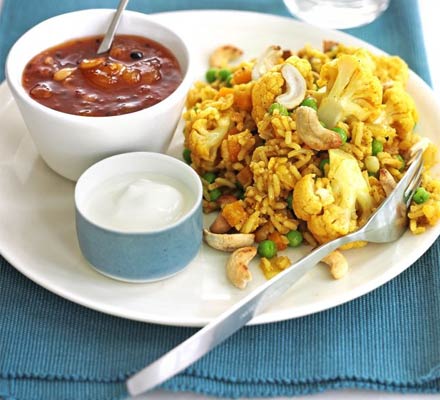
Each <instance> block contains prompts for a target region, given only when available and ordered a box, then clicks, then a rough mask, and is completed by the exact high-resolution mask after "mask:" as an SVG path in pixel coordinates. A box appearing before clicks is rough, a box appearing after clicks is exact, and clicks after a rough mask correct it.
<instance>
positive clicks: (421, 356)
mask: <svg viewBox="0 0 440 400" xmlns="http://www.w3.org/2000/svg"><path fill="white" fill-rule="evenodd" d="M116 4H117V1H105V0H64V1H62V2H61V1H55V0H52V1H51V0H40V1H39V2H37V3H33V2H29V1H27V0H4V5H3V11H2V14H1V18H0V79H3V76H4V75H3V68H4V60H5V56H6V54H7V51H8V49H9V48H10V46H11V44H12V43H13V42H14V41H15V40H16V39H17V38H18V37H19V36H20V35H21V34H22V33H23V32H24V31H25V30H27V29H28V28H30V27H31V26H33V25H34V24H36V23H37V22H40V21H42V20H43V19H46V18H48V17H50V16H53V15H56V14H60V13H63V12H68V11H72V10H77V9H81V8H94V7H115V6H116ZM129 8H130V9H133V10H139V11H144V12H149V13H150V12H160V11H171V10H182V9H190V8H191V9H197V8H218V9H234V8H235V9H237V8H240V9H242V10H252V11H261V12H267V13H274V14H280V15H288V14H287V10H286V9H285V7H284V6H283V4H282V2H281V0H271V1H269V0H242V1H240V2H238V1H236V0H224V1H220V0H217V1H203V0H192V1H191V0H181V1H178V0H175V1H170V0H169V1H166V2H159V1H145V0H132V1H131V2H130V4H129ZM417 10H418V9H417V2H416V1H415V0H399V1H397V0H392V1H391V6H390V8H389V10H388V11H387V12H386V13H385V14H384V15H383V16H382V17H381V18H379V19H378V20H377V21H375V22H374V23H373V24H371V25H369V26H367V27H362V28H357V29H351V30H349V31H348V32H349V33H351V34H353V35H356V36H358V37H360V38H362V39H364V40H367V41H369V42H371V43H372V44H375V45H376V46H378V47H380V48H382V49H384V50H385V51H387V52H389V53H392V54H398V55H400V56H401V57H403V58H404V59H405V60H406V61H407V62H408V63H409V65H410V66H411V68H412V69H413V70H414V71H415V72H417V73H418V74H419V75H420V76H421V77H422V78H423V79H424V80H425V81H427V82H428V83H429V73H428V70H427V66H426V62H425V60H426V58H425V53H424V47H423V38H422V35H421V30H420V21H419V15H418V11H417ZM0 195H1V194H0ZM0 223H1V221H0ZM439 252H440V242H439V241H437V242H436V243H435V244H434V245H433V246H432V247H431V249H430V250H429V251H428V252H427V253H426V254H425V255H424V256H423V257H422V258H421V259H420V260H418V261H417V262H416V263H415V264H414V265H413V266H412V267H411V268H409V269H408V270H407V271H406V272H404V273H402V274H401V275H400V276H399V277H397V278H396V279H394V280H392V281H391V282H389V283H388V284H386V285H384V286H382V287H380V288H379V289H377V290H375V291H374V292H372V293H370V294H368V295H365V296H363V297H361V298H359V299H356V300H354V301H352V302H350V303H347V304H344V305H342V306H339V307H337V308H334V309H331V310H328V311H324V312H321V313H318V314H314V315H311V316H308V317H304V318H299V319H294V320H290V321H285V322H279V323H275V324H270V325H263V326H254V327H246V328H244V329H242V330H241V331H239V332H238V333H237V334H236V335H234V336H233V337H232V338H230V339H229V340H228V341H226V342H225V343H224V344H223V345H221V346H219V347H218V348H217V349H215V350H214V351H213V352H211V353H210V354H208V355H207V356H206V357H204V358H203V359H202V360H200V361H199V362H198V363H196V364H195V365H194V366H192V367H191V368H189V369H188V370H187V371H186V372H185V373H183V374H181V375H180V376H178V377H176V378H174V379H172V380H170V381H168V382H167V383H165V384H164V386H163V387H164V388H166V389H169V390H191V391H196V392H202V393H206V394H211V395H216V396H224V397H238V396H243V397H257V396H261V397H275V396H289V395H298V394H307V393H313V392H318V391H323V390H326V389H335V388H368V389H377V390H386V391H398V392H402V393H406V392H420V393H439V392H440V267H439ZM60 268H62V265H60ZM194 332H195V330H194V329H190V328H173V327H165V326H160V325H151V324H144V323H139V322H134V321H129V320H125V319H121V318H115V317H111V316H108V315H104V314H101V313H98V312H95V311H92V310H89V309H86V308H83V307H81V306H79V305H76V304H74V303H71V302H69V301H66V300H64V299H62V298H60V297H58V296H56V295H54V294H52V293H50V292H48V291H46V290H45V289H43V288H41V287H39V286H37V285H36V284H34V283H33V282H31V281H30V280H28V279H26V278H25V277H24V276H22V275H21V274H20V273H19V272H17V271H16V270H15V269H14V268H13V267H11V266H10V265H9V264H8V263H7V262H6V261H5V260H4V259H3V258H0V398H1V399H8V400H12V399H14V400H40V399H41V400H43V399H44V400H51V399H56V400H73V399H81V400H86V399H87V400H88V399H90V400H110V399H121V398H123V397H124V395H125V394H126V393H125V389H124V381H125V379H126V378H127V377H128V376H129V375H131V374H132V373H133V372H135V371H137V370H138V369H140V368H142V367H143V366H145V365H146V364H147V363H149V362H151V361H153V360H154V359H155V358H157V357H159V356H160V355H161V354H163V353H165V352H166V351H167V350H169V349H171V348H172V347H174V346H175V345H177V344H178V343H180V342H181V341H183V340H184V339H185V338H187V337H188V336H189V335H191V334H192V333H194Z"/></svg>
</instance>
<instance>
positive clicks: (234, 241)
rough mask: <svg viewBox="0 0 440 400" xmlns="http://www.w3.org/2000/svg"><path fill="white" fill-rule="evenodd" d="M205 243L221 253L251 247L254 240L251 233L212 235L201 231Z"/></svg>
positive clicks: (206, 231) (204, 230)
mask: <svg viewBox="0 0 440 400" xmlns="http://www.w3.org/2000/svg"><path fill="white" fill-rule="evenodd" d="M203 238H204V239H205V242H206V243H207V244H208V245H209V246H211V247H212V248H214V249H217V250H221V251H234V250H237V249H239V248H241V247H246V246H252V244H253V243H254V240H255V235H254V234H253V233H230V234H226V233H224V234H219V233H212V232H210V231H208V230H207V229H203Z"/></svg>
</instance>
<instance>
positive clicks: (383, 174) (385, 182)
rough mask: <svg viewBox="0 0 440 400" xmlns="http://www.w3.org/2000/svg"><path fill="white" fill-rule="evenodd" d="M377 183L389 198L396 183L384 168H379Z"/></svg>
mask: <svg viewBox="0 0 440 400" xmlns="http://www.w3.org/2000/svg"><path fill="white" fill-rule="evenodd" d="M379 182H380V184H381V185H382V188H383V190H384V191H385V194H386V195H387V196H389V195H390V193H391V192H392V191H393V190H394V188H395V187H396V181H395V179H394V177H393V175H391V173H390V171H388V170H387V169H385V168H381V170H380V171H379Z"/></svg>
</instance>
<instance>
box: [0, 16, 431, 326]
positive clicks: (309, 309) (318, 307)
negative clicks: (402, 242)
mask: <svg viewBox="0 0 440 400" xmlns="http://www.w3.org/2000/svg"><path fill="white" fill-rule="evenodd" d="M182 13H184V14H194V13H196V14H198V15H201V14H216V15H217V16H218V14H219V13H223V14H225V15H231V13H233V14H234V15H235V16H237V14H240V15H244V16H246V17H249V16H253V17H259V18H262V17H264V18H268V19H273V20H274V21H275V20H278V19H283V20H287V21H289V22H290V23H293V24H297V25H299V26H300V27H307V28H310V27H312V28H314V29H316V30H317V31H318V32H319V33H320V34H326V32H328V34H329V35H333V36H341V37H345V38H346V40H347V41H348V42H350V43H356V42H357V43H358V44H359V45H360V46H362V47H364V48H368V49H370V50H373V51H374V52H376V53H382V54H386V53H385V52H384V51H383V50H381V49H380V48H377V47H376V46H374V45H371V44H369V43H367V42H365V41H363V40H362V39H359V38H357V37H355V36H352V35H350V34H347V33H345V32H341V31H335V30H330V29H322V28H316V27H313V26H312V25H309V24H307V23H304V22H301V21H297V20H294V19H292V18H289V17H286V16H280V15H275V14H266V13H261V12H256V11H242V10H240V11H238V10H213V9H211V10H182V11H169V12H161V13H155V14H151V15H152V16H157V17H159V18H160V17H161V16H164V17H165V18H166V17H171V18H172V17H174V16H177V17H178V16H179V15H180V14H182ZM410 81H414V82H413V83H414V84H415V86H416V87H421V88H422V90H423V92H424V94H425V92H427V93H429V101H433V102H434V104H435V105H434V107H436V108H439V106H438V102H437V99H436V97H435V95H434V93H433V91H432V89H431V88H430V87H429V85H428V84H427V83H426V82H425V81H424V80H423V79H422V78H421V77H419V76H418V75H417V74H416V73H415V72H413V71H412V70H410ZM5 93H6V95H8V96H9V97H10V98H9V101H8V102H5V103H3V104H2V106H1V107H0V113H2V112H3V110H4V109H5V108H7V107H8V106H9V105H10V102H14V100H13V98H12V95H11V93H10V91H9V88H8V87H7V84H6V82H5V81H3V82H2V83H1V84H0V96H2V95H5ZM439 109H440V108H439ZM25 135H28V133H27V132H26V133H25ZM434 228H435V227H433V228H431V229H433V230H434ZM435 232H436V234H434V235H430V236H429V240H425V241H424V242H423V246H422V248H420V247H419V248H418V249H419V251H418V252H413V253H411V257H408V258H407V261H406V263H407V266H405V267H404V268H391V269H389V270H387V271H386V273H383V274H381V275H379V276H378V277H377V278H376V279H371V280H369V281H368V282H367V283H365V284H362V285H361V287H360V288H357V289H356V294H355V295H354V296H348V297H349V298H346V297H347V296H340V297H339V298H338V299H337V300H336V301H335V300H333V301H332V302H331V303H330V305H329V304H328V302H326V301H325V300H322V301H319V302H315V303H314V304H313V305H311V306H310V305H308V306H303V307H302V308H299V310H300V311H299V312H296V313H295V315H293V316H292V315H290V316H289V315H287V316H286V310H282V311H277V310H271V311H270V313H266V312H263V313H262V314H260V315H258V316H256V317H255V318H254V319H253V320H251V321H250V322H249V323H248V324H247V325H260V324H266V323H274V322H279V321H283V320H288V319H293V318H299V317H302V316H306V315H311V314H314V313H317V312H320V311H325V310H328V309H330V308H334V307H337V306H339V305H341V304H344V303H347V302H349V301H351V300H354V299H356V298H359V297H361V296H363V295H365V294H367V293H369V292H371V291H373V290H375V289H377V288H379V287H381V286H382V285H384V284H385V283H387V282H389V281H390V280H392V279H393V278H395V277H396V276H398V275H399V274H400V273H402V272H403V271H405V270H406V269H407V268H409V267H411V266H412V264H413V263H414V262H415V261H416V260H417V259H418V258H420V257H421V256H422V255H423V254H424V253H425V252H426V251H427V250H428V249H429V248H430V247H431V246H432V244H433V243H434V242H435V241H436V239H437V237H438V236H439V234H440V224H438V225H437V229H435ZM4 247H5V246H4V243H2V241H0V253H1V255H2V256H3V257H4V258H5V260H6V261H7V262H8V263H9V264H11V265H12V266H13V267H14V268H15V269H16V270H18V271H19V272H20V273H22V274H23V275H24V276H26V277H27V278H29V279H30V280H32V281H33V282H35V283H36V284H38V285H39V286H41V287H43V288H45V289H47V290H49V291H50V292H52V293H54V294H56V295H58V296H60V297H62V298H64V299H67V300H69V301H72V302H74V303H76V304H79V305H81V306H84V307H87V308H89V309H92V310H95V311H98V312H102V313H105V314H108V315H113V316H116V317H121V318H126V319H129V320H135V321H140V322H146V323H154V324H162V325H169V326H185V327H201V326H204V325H206V324H207V323H209V322H210V321H212V320H213V319H214V318H215V316H213V317H211V318H200V317H194V316H193V317H191V320H192V322H188V320H187V319H182V320H180V321H179V320H173V321H170V320H169V319H167V318H162V317H161V316H160V315H159V316H158V314H152V315H154V318H152V317H148V316H145V315H143V316H140V315H139V316H138V315H133V314H131V315H129V316H127V315H122V314H121V313H120V312H118V311H114V310H113V311H112V310H111V309H108V308H107V309H103V308H102V307H101V308H99V307H97V306H96V305H93V304H91V303H94V302H93V301H92V300H89V301H85V300H84V299H83V298H82V297H81V296H75V295H71V294H66V293H64V292H63V291H62V289H61V288H58V287H57V286H56V285H55V286H51V285H50V284H47V282H46V281H44V280H41V279H38V276H35V275H33V274H32V273H30V272H29V270H27V269H26V268H25V267H23V266H22V265H20V262H17V260H16V259H15V258H16V256H14V254H12V253H10V252H9V251H8V249H5V248H4ZM17 264H18V265H17ZM360 289H361V290H360ZM322 303H326V304H325V305H323V304H322ZM296 310H298V308H296Z"/></svg>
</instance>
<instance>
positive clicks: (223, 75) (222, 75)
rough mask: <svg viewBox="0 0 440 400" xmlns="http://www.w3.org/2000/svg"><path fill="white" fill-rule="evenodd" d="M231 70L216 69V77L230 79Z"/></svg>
mask: <svg viewBox="0 0 440 400" xmlns="http://www.w3.org/2000/svg"><path fill="white" fill-rule="evenodd" d="M231 76H232V72H231V71H230V70H229V69H226V68H223V69H221V70H220V71H218V78H219V79H220V80H221V81H223V82H226V81H227V80H228V79H231Z"/></svg>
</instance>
